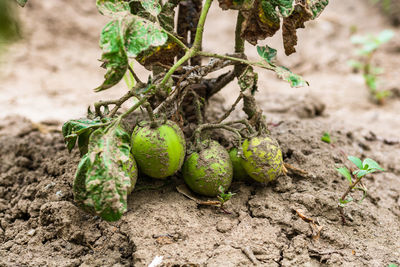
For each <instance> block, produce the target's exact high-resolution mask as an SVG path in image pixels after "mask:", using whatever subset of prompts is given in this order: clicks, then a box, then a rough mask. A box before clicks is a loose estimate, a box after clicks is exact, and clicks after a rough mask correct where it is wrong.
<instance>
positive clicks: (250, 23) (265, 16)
mask: <svg viewBox="0 0 400 267" xmlns="http://www.w3.org/2000/svg"><path fill="white" fill-rule="evenodd" d="M218 1H219V4H220V7H221V8H222V9H236V10H240V12H241V13H242V15H243V17H244V21H243V24H242V32H241V36H242V38H244V39H245V40H246V41H248V42H249V43H251V44H253V45H256V44H257V41H258V40H264V39H265V38H267V37H271V36H273V35H274V34H275V33H276V32H277V31H278V30H279V28H280V17H282V16H283V17H287V16H289V15H290V14H291V12H292V11H293V3H294V0H218Z"/></svg>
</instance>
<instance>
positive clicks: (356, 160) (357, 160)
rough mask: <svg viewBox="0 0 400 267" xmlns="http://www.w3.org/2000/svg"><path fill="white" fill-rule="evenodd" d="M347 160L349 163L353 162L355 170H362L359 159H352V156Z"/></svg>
mask: <svg viewBox="0 0 400 267" xmlns="http://www.w3.org/2000/svg"><path fill="white" fill-rule="evenodd" d="M347 159H348V160H350V161H351V162H353V163H354V165H356V166H357V168H359V169H360V170H361V169H363V164H362V161H361V159H359V158H357V157H354V156H348V157H347Z"/></svg>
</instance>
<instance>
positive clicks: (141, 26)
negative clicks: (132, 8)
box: [124, 15, 168, 57]
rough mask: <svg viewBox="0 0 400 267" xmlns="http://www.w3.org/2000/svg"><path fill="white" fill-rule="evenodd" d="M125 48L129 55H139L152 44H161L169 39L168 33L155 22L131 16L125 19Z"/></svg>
mask: <svg viewBox="0 0 400 267" xmlns="http://www.w3.org/2000/svg"><path fill="white" fill-rule="evenodd" d="M125 24H126V26H125V27H126V30H125V32H124V35H125V38H126V40H125V49H126V52H127V55H128V57H137V56H138V55H139V54H140V53H141V52H142V51H145V50H147V49H149V48H150V47H151V46H156V47H157V46H161V45H163V44H165V43H166V42H167V40H168V35H167V34H166V33H165V32H164V31H163V30H162V29H161V28H160V27H159V26H157V25H156V24H155V23H153V22H151V21H149V20H146V19H143V18H140V17H138V16H133V15H132V16H130V17H128V18H127V19H126V20H125Z"/></svg>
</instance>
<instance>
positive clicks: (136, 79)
mask: <svg viewBox="0 0 400 267" xmlns="http://www.w3.org/2000/svg"><path fill="white" fill-rule="evenodd" d="M128 69H129V72H130V73H131V74H132V76H133V78H134V79H135V81H136V82H137V83H139V84H141V85H143V84H145V83H143V82H142V81H141V80H140V79H139V77H138V76H137V75H136V73H135V72H134V71H133V69H132V67H131V65H129V64H128Z"/></svg>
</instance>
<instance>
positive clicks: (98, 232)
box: [0, 0, 400, 266]
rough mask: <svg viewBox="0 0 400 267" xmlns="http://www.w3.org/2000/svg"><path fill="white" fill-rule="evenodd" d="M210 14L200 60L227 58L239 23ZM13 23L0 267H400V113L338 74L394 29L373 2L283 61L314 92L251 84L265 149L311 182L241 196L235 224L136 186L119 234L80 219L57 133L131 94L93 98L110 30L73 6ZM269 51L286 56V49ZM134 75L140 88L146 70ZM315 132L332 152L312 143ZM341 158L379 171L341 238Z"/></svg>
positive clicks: (162, 188) (395, 75) (340, 7)
mask: <svg viewBox="0 0 400 267" xmlns="http://www.w3.org/2000/svg"><path fill="white" fill-rule="evenodd" d="M215 4H216V3H214V5H213V8H212V11H211V13H210V20H209V22H208V23H210V24H213V25H215V26H213V27H210V28H211V29H209V30H208V31H207V32H206V36H205V40H206V41H205V42H206V43H205V45H204V47H205V49H206V50H209V51H217V52H221V53H222V52H225V51H226V49H228V52H230V51H229V48H226V47H225V46H224V45H221V44H225V43H228V42H230V40H231V39H232V33H233V24H234V23H233V21H234V20H233V18H232V15H233V13H234V12H223V13H222V14H221V12H220V11H219V10H218V8H217V6H216V5H215ZM21 14H22V17H23V21H24V22H25V24H24V25H25V34H26V35H25V36H26V37H25V40H24V41H21V42H20V43H18V44H16V45H14V46H13V47H11V48H10V50H9V56H8V57H5V58H2V61H4V63H3V69H2V76H3V77H2V80H1V84H0V92H1V98H0V104H1V106H2V107H3V112H2V115H1V117H6V118H3V119H2V121H1V122H0V266H80V265H82V266H131V265H135V266H147V265H148V264H149V263H150V262H151V261H152V260H153V258H154V257H155V256H163V264H164V265H165V266H191V265H192V266H193V265H194V266H196V265H199V266H205V265H206V266H251V265H252V264H254V265H260V266H324V265H325V266H387V265H388V264H389V263H396V264H397V265H400V221H399V218H400V167H399V166H400V165H399V162H400V152H399V151H400V150H399V149H400V144H399V142H398V141H399V138H400V135H399V131H400V116H399V110H400V102H399V101H398V100H397V99H396V98H392V99H390V100H389V101H388V102H387V103H386V104H385V105H384V106H376V105H374V104H373V103H371V102H370V101H369V100H368V92H367V90H366V89H365V87H364V84H363V80H362V77H361V76H360V74H356V73H352V72H351V70H350V68H349V67H347V65H346V61H347V60H348V59H350V58H351V57H352V55H353V48H352V46H351V44H350V41H349V39H350V26H352V25H356V26H357V29H358V32H359V33H369V32H372V33H377V32H379V31H381V30H382V29H385V28H390V25H389V24H388V22H387V21H386V19H385V18H384V16H382V15H381V13H379V11H378V10H377V9H374V8H371V7H370V6H369V4H368V3H367V1H362V0H354V1H332V3H331V4H330V5H329V6H328V8H327V9H326V11H325V13H323V14H322V16H321V17H320V18H319V19H318V20H317V21H316V22H312V23H308V25H307V26H308V27H307V29H306V30H300V35H299V45H298V47H297V51H298V53H296V54H295V55H293V56H291V57H285V56H284V55H283V54H279V55H278V56H279V60H280V61H281V62H283V63H285V64H286V65H287V66H289V67H291V68H292V70H294V71H295V72H298V73H300V74H302V75H303V76H304V77H306V78H307V79H308V80H309V81H310V84H311V86H310V87H307V88H300V89H293V88H288V86H287V85H286V84H285V83H283V82H281V81H278V80H276V79H275V78H274V76H273V75H272V74H270V73H266V72H265V71H262V70H260V71H259V74H260V83H259V93H258V96H257V100H258V101H259V103H260V104H262V107H263V109H264V110H265V111H266V112H265V113H266V115H267V119H268V121H269V122H270V123H271V124H272V125H273V126H271V130H272V135H273V136H274V137H275V138H277V140H278V141H279V143H280V145H281V147H282V150H283V154H284V158H285V162H287V163H289V164H292V165H294V166H296V167H298V168H301V169H303V170H305V171H306V172H307V174H302V173H297V174H296V173H294V174H293V173H291V174H290V175H289V176H287V177H285V176H282V177H280V178H279V179H278V181H277V182H276V183H274V184H272V185H269V186H260V185H259V184H255V183H254V184H245V183H235V184H234V185H233V186H232V188H231V190H232V191H233V192H235V193H236V195H235V196H234V197H233V198H232V200H231V201H230V202H229V203H228V204H227V206H226V209H227V210H228V211H230V212H231V214H226V213H224V212H222V211H221V210H219V209H217V208H213V207H207V206H198V205H197V204H196V203H195V202H194V201H192V200H190V199H188V198H186V197H185V196H184V195H182V194H181V193H179V192H178V191H177V190H176V187H177V186H179V185H181V184H182V179H181V178H180V177H179V175H178V176H177V177H173V178H171V179H170V180H168V182H167V183H165V184H164V183H163V182H160V181H150V180H146V179H143V178H142V179H139V183H138V185H137V187H136V190H135V191H134V192H133V193H132V195H131V196H130V199H129V210H128V212H127V213H126V214H125V216H124V217H123V218H122V219H121V220H120V221H119V222H116V223H108V222H104V221H102V220H101V219H100V218H98V217H93V216H90V215H87V214H85V213H83V212H81V211H80V210H79V209H78V208H77V207H76V206H75V205H74V203H73V196H72V191H71V183H72V179H73V176H74V172H75V169H76V165H77V163H78V161H79V156H78V153H77V152H76V151H74V152H73V153H72V154H69V153H68V152H67V150H66V149H65V146H64V143H63V140H62V136H61V133H60V132H59V131H58V130H57V129H59V126H60V121H64V120H67V119H69V118H76V117H79V116H82V114H84V110H85V107H86V106H87V105H89V104H91V103H93V102H94V101H96V100H98V99H100V98H102V99H108V98H115V97H118V96H120V95H121V94H123V92H124V91H125V90H126V89H125V87H124V84H123V83H121V84H120V85H119V86H118V87H117V88H113V89H112V90H110V91H108V92H106V93H104V94H101V95H95V94H94V93H92V92H91V90H90V89H91V88H94V87H96V86H97V85H98V84H99V83H100V82H101V78H102V75H103V72H102V71H101V70H100V69H99V68H98V65H99V64H98V62H97V61H96V59H97V58H99V56H100V51H99V49H98V47H97V44H96V43H97V40H98V33H99V31H100V28H101V26H102V25H104V24H105V22H106V19H104V18H102V17H101V16H100V15H98V14H97V11H96V10H95V8H94V5H93V3H84V1H78V0H71V1H68V3H67V2H65V3H61V2H58V1H46V2H44V1H40V2H39V1H31V2H30V3H29V4H28V5H27V7H26V8H25V9H23V10H22V12H21ZM218 19H220V21H224V23H218ZM393 30H394V31H395V33H396V37H395V38H394V40H393V41H392V42H391V43H390V44H388V45H386V46H384V47H383V48H382V50H381V51H379V52H378V53H377V55H376V62H377V64H379V65H380V66H382V67H384V68H385V69H386V72H385V74H384V75H383V78H384V79H385V80H386V81H387V83H386V84H385V88H388V89H392V88H397V87H398V83H399V82H400V78H399V77H400V75H399V69H398V62H399V60H400V54H399V45H400V37H399V36H400V35H399V32H400V31H399V30H398V29H393ZM264 43H265V42H264ZM268 44H269V45H271V46H273V47H275V48H278V50H282V45H281V40H280V38H274V39H273V40H271V41H269V42H268ZM247 48H248V50H249V51H250V55H251V56H252V57H253V58H255V57H256V54H255V52H254V49H252V48H251V47H247ZM137 69H139V68H137ZM139 75H141V77H146V76H145V75H146V73H145V72H144V71H143V70H141V69H139ZM229 90H231V91H234V90H237V89H236V87H235V85H234V84H232V85H231V86H230V87H228V88H227V89H225V90H224V91H222V92H221V93H220V97H219V99H221V98H225V102H224V103H222V104H224V105H225V106H227V105H229V103H232V102H233V101H234V99H235V96H234V94H232V93H230V92H229ZM228 92H229V93H228ZM220 104H221V103H220V102H217V101H214V102H213V105H212V106H211V107H212V110H214V111H215V112H220V109H219V105H220ZM323 107H325V109H324V108H323ZM10 114H19V115H22V116H25V117H28V118H29V119H25V118H23V117H18V116H8V115H10ZM321 114H322V116H320V115H321ZM7 116H8V117H7ZM235 116H243V115H241V114H238V113H237V114H235ZM43 120H46V121H45V122H43ZM32 121H33V122H32ZM40 121H42V123H38V122H40ZM281 121H283V123H281V124H279V122H281ZM323 132H330V134H331V136H332V138H333V140H334V143H333V144H332V145H329V144H326V143H323V142H321V141H320V137H321V135H322V134H323ZM343 154H348V155H355V156H359V157H362V158H365V157H370V158H373V159H375V160H377V161H378V162H379V163H380V164H381V165H382V167H383V168H385V169H386V170H387V171H386V172H384V173H377V174H374V175H373V176H369V177H368V178H367V179H366V181H365V185H366V187H367V188H368V196H367V198H366V199H365V200H364V201H363V202H362V203H361V204H359V203H357V202H354V203H351V204H349V205H348V206H347V207H346V208H345V209H344V211H345V214H344V216H345V219H346V223H345V224H344V225H343V224H342V218H341V216H340V214H339V211H338V209H337V199H338V198H339V197H340V195H341V194H342V193H343V192H344V191H345V190H346V186H347V182H346V180H345V179H344V178H342V177H341V176H340V175H339V174H338V173H337V172H336V171H335V167H338V166H342V165H343V164H344V163H346V164H347V162H346V161H345V160H344V156H343ZM154 186H156V187H157V189H151V188H152V187H154ZM355 196H356V197H360V195H357V194H355Z"/></svg>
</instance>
